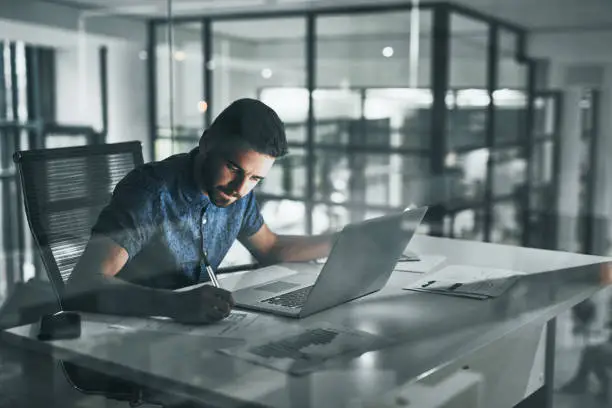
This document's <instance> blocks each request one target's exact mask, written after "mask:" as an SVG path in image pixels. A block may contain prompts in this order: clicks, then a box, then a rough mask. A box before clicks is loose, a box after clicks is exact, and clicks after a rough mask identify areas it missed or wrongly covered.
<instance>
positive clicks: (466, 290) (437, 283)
mask: <svg viewBox="0 0 612 408" xmlns="http://www.w3.org/2000/svg"><path fill="white" fill-rule="evenodd" d="M524 274H525V273H524V272H521V271H513V270H508V269H496V268H485V267H477V266H469V265H449V266H447V267H445V268H442V269H440V270H439V271H436V272H432V273H429V274H427V275H426V276H424V277H423V278H422V279H419V280H418V281H417V282H414V283H412V284H411V285H410V286H408V287H406V288H404V289H409V290H416V291H424V292H436V293H443V294H448V295H456V296H467V297H476V298H490V297H496V296H499V295H501V294H502V293H504V292H505V291H506V290H507V289H508V288H509V287H510V286H512V285H513V284H514V282H516V280H517V279H518V278H519V277H520V276H522V275H524Z"/></svg>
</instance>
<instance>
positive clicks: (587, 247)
mask: <svg viewBox="0 0 612 408" xmlns="http://www.w3.org/2000/svg"><path fill="white" fill-rule="evenodd" d="M590 92H591V107H590V120H591V128H590V129H589V130H590V133H589V135H588V136H587V137H588V138H589V142H590V145H589V153H588V154H589V159H588V160H589V169H588V171H587V175H588V177H587V180H586V186H585V187H586V200H585V203H584V207H583V209H584V211H585V212H583V213H579V215H578V219H579V220H580V221H579V222H582V223H583V225H584V229H583V231H582V232H583V236H582V242H583V246H582V251H583V252H584V253H587V254H590V253H592V252H593V249H594V238H595V236H594V231H595V230H596V228H595V223H596V222H597V219H596V217H595V187H596V185H595V181H596V180H595V171H596V169H597V165H598V158H597V156H598V155H597V151H598V149H599V133H600V132H599V116H600V107H599V105H600V102H599V99H600V91H598V90H590ZM583 137H584V135H581V139H582V138H583Z"/></svg>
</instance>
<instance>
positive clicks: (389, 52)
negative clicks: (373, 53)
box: [382, 47, 393, 58]
mask: <svg viewBox="0 0 612 408" xmlns="http://www.w3.org/2000/svg"><path fill="white" fill-rule="evenodd" d="M382 55H383V57H385V58H391V57H392V56H393V47H385V48H383V50H382Z"/></svg>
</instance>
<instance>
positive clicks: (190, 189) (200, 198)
mask: <svg viewBox="0 0 612 408" xmlns="http://www.w3.org/2000/svg"><path fill="white" fill-rule="evenodd" d="M199 151H200V149H199V148H198V147H196V148H194V149H193V150H191V151H190V152H189V153H188V154H187V155H186V158H185V164H184V166H183V169H182V177H181V185H180V189H181V194H182V195H183V197H184V198H185V200H187V202H189V203H193V204H197V203H199V204H202V205H204V206H206V205H208V203H210V199H209V198H208V196H207V195H206V194H204V193H202V191H201V190H200V188H199V187H198V185H197V183H196V181H195V178H194V174H193V173H194V171H193V167H194V164H195V159H196V156H197V155H198V153H199Z"/></svg>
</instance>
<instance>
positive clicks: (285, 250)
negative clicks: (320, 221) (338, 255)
mask: <svg viewBox="0 0 612 408" xmlns="http://www.w3.org/2000/svg"><path fill="white" fill-rule="evenodd" d="M336 237H337V235H336V234H326V235H312V236H300V235H278V240H277V242H276V244H275V245H274V248H273V250H272V251H271V252H272V253H271V254H270V255H271V256H270V258H271V259H269V261H270V263H275V262H304V261H311V260H313V259H318V258H324V257H326V256H327V255H329V252H330V251H331V248H332V245H333V243H334V241H335V240H336Z"/></svg>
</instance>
